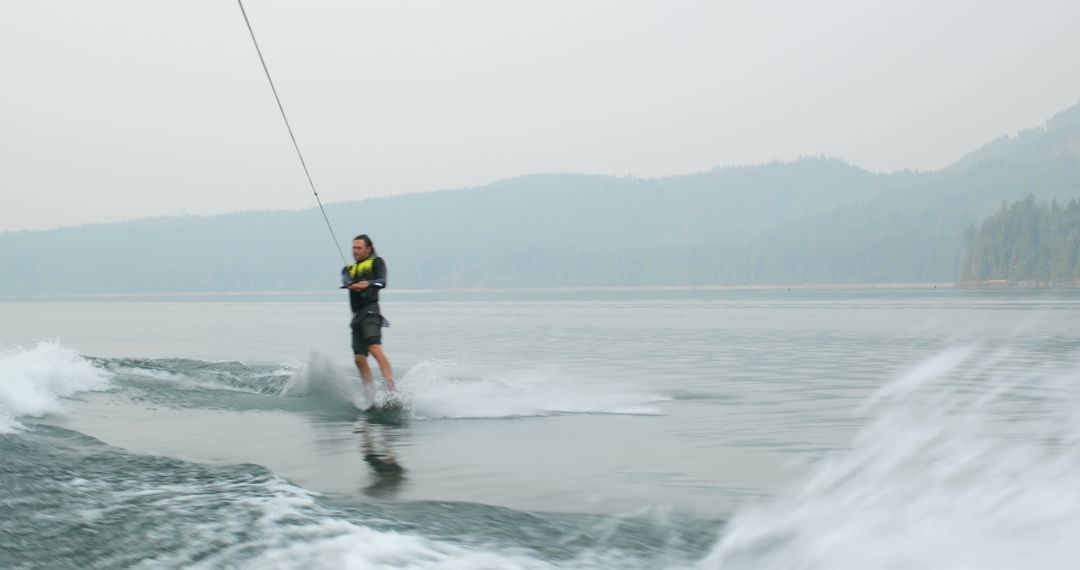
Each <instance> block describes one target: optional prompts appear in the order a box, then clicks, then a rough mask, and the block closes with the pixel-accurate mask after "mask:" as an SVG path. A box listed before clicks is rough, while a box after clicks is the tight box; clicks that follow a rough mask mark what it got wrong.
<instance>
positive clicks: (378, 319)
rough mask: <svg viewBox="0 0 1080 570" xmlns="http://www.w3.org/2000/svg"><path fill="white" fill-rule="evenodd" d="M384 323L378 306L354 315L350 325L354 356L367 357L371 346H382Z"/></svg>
mask: <svg viewBox="0 0 1080 570" xmlns="http://www.w3.org/2000/svg"><path fill="white" fill-rule="evenodd" d="M383 321H384V319H383V316H382V314H380V313H379V307H378V306H375V307H372V308H366V309H364V310H362V311H361V312H359V313H353V318H352V323H350V325H349V328H351V329H352V350H353V354H359V355H363V356H367V355H368V347H369V346H371V345H373V344H382V328H383Z"/></svg>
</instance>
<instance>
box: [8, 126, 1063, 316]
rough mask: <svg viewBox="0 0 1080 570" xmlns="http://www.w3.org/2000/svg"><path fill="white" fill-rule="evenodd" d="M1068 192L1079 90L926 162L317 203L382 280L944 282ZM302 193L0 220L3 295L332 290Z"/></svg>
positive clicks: (444, 283) (526, 182) (332, 257)
mask: <svg viewBox="0 0 1080 570" xmlns="http://www.w3.org/2000/svg"><path fill="white" fill-rule="evenodd" d="M1027 194H1032V195H1033V196H1034V197H1035V198H1036V199H1040V200H1049V199H1051V198H1057V199H1058V200H1062V201H1067V200H1068V199H1070V198H1073V197H1080V105H1078V106H1076V107H1073V108H1071V109H1069V110H1068V111H1065V112H1063V113H1061V114H1059V115H1057V116H1055V117H1054V118H1052V119H1050V120H1049V121H1047V123H1046V125H1045V126H1044V127H1041V128H1037V129H1032V130H1029V131H1025V132H1023V133H1020V134H1019V135H1017V136H1015V137H1004V138H1001V139H998V140H995V141H992V142H991V143H989V144H987V145H985V146H984V147H982V148H980V149H978V150H976V151H974V152H973V153H971V154H969V155H968V156H965V157H963V158H962V159H960V160H959V161H957V162H956V163H955V164H953V165H951V166H949V167H948V168H945V169H943V170H941V171H938V172H929V173H912V172H901V173H893V174H874V173H870V172H867V171H865V170H862V169H859V168H856V167H853V166H850V165H848V164H845V163H843V162H841V161H839V160H835V159H827V158H807V159H802V160H798V161H794V162H790V163H772V164H766V165H758V166H747V167H737V168H720V169H715V170H712V171H709V172H704V173H699V174H693V175H687V176H676V177H668V178H657V179H638V178H617V177H607V176H588V175H577V174H546V175H535V176H523V177H520V178H514V179H509V180H503V181H499V182H496V183H493V184H490V185H487V186H483V187H477V188H465V189H459V190H444V191H438V192H428V193H417V194H409V195H403V196H394V197H388V198H380V199H372V200H364V201H359V202H346V203H337V204H328V205H327V208H326V209H327V215H328V216H329V217H330V219H331V221H332V223H333V225H334V227H335V229H336V231H337V232H338V237H339V238H341V239H342V241H343V243H342V248H343V249H344V251H345V253H346V255H348V253H349V249H348V247H349V243H348V240H350V239H351V237H352V236H353V235H355V234H357V233H361V232H364V233H368V234H371V235H372V236H373V237H374V239H375V243H376V247H377V248H378V250H379V253H380V254H381V255H383V256H384V257H386V258H387V261H388V265H389V268H390V280H391V285H392V286H393V287H401V288H426V287H545V286H547V287H552V286H589V285H617V286H640V285H709V284H750V283H778V284H782V283H873V282H898V281H954V280H957V279H958V278H959V277H960V268H961V265H962V263H963V255H964V232H965V230H966V229H967V228H968V227H969V226H970V225H971V224H974V223H980V222H981V221H982V220H983V219H984V218H985V217H986V216H988V215H990V214H991V213H993V212H994V211H996V210H997V209H998V208H1000V206H1001V204H1002V203H1003V202H1008V201H1014V200H1017V199H1020V198H1022V197H1024V196H1026V195H1027ZM340 265H341V260H340V258H339V256H338V254H337V251H336V250H334V249H333V247H332V245H331V244H330V243H329V234H328V232H327V231H326V227H325V224H324V222H323V220H322V218H321V215H320V214H319V211H318V209H317V208H312V209H309V210H304V211H288V212H242V213H235V214H228V215H221V216H209V217H175V218H154V219H144V220H138V221H133V222H121V223H112V224H101V225H89V226H80V227H74V228H64V229H58V230H50V231H23V232H8V233H0V272H2V275H3V278H2V279H0V294H3V295H35V294H36V295H53V294H67V293H101V292H114V293H125V292H217V291H296V290H329V289H332V288H333V287H335V286H336V285H337V272H338V269H339V268H340Z"/></svg>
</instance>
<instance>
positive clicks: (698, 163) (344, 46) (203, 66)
mask: <svg viewBox="0 0 1080 570" xmlns="http://www.w3.org/2000/svg"><path fill="white" fill-rule="evenodd" d="M244 5H245V7H246V8H247V10H248V15H249V17H250V18H251V21H252V25H253V26H254V27H255V32H256V34H257V36H258V38H259V42H260V45H261V46H262V48H263V53H264V55H265V56H266V58H267V60H268V64H269V66H270V71H271V73H272V74H273V76H274V80H275V82H276V83H277V86H278V90H279V92H280V94H281V97H282V100H283V102H284V104H285V109H286V111H287V112H288V113H289V117H290V120H291V121H292V123H293V127H294V129H295V131H296V136H297V138H298V140H299V143H300V146H301V149H302V150H303V151H304V153H305V158H306V159H307V161H308V166H309V167H310V169H311V172H312V176H313V178H314V180H315V184H316V186H317V187H318V189H319V193H320V195H321V196H322V198H323V200H324V202H328V203H329V202H337V201H343V200H355V199H362V198H368V197H373V196H382V195H388V194H397V193H403V192H414V191H428V190H437V189H445V188H457V187H463V186H474V185H481V184H485V183H488V182H492V181H495V180H498V179H501V178H506V177H511V176H517V175H522V174H532V173H541V172H581V173H600V174H613V175H620V176H622V175H627V174H633V175H636V176H639V177H654V176H665V175H672V174H682V173H690V172H696V171H702V170H707V169H710V168H712V167H714V166H728V165H744V164H756V163H762V162H768V161H771V160H774V159H780V160H792V159H796V158H798V157H800V156H806V155H820V154H825V155H829V156H834V157H838V158H841V159H843V160H846V161H848V162H850V163H852V164H854V165H857V166H861V167H864V168H867V169H870V170H874V171H893V170H899V169H904V168H911V169H920V170H933V169H937V168H940V167H942V166H944V165H946V164H948V163H950V162H952V161H954V160H956V159H957V158H959V157H960V156H962V155H963V154H965V153H967V152H969V151H971V150H974V149H975V148H976V147H978V146H979V145H981V144H983V143H985V142H988V141H989V140H991V139H993V138H996V137H999V136H1001V135H1004V134H1014V133H1016V132H1017V131H1019V130H1023V129H1026V128H1031V127H1035V126H1039V125H1041V124H1042V123H1043V121H1045V120H1046V119H1047V118H1049V117H1050V116H1051V115H1053V114H1054V113H1056V112H1058V111H1061V110H1063V109H1065V108H1067V107H1069V106H1071V105H1073V104H1075V103H1077V102H1080V33H1078V32H1077V30H1078V29H1080V2H1077V1H1076V0H1061V1H1045V2H1043V1H1031V0H1026V1H1023V2H1021V1H1016V2H1000V1H990V2H974V1H969V2H959V1H957V2H950V1H940V0H939V1H935V2H922V1H906V0H904V1H895V2H872V1H865V0H861V1H836V0H827V1H818V2H805V1H792V2H776V1H745V2H742V1H739V2H734V1H722V0H714V1H710V2H705V1H689V0H686V1H682V0H655V1H632V0H568V1H562V0H543V1H540V0H537V1H532V2H526V1H510V0H491V1H465V0H462V1H450V0H438V1H420V0H416V1H408V0H394V1H390V0H385V1H381V2H372V1H356V0H349V1H333V2H331V1H307V0H305V1H300V0H292V1H284V0H247V1H246V2H245V4H244ZM0 73H2V77H3V84H2V89H0V109H2V110H0V129H2V136H0V156H2V159H0V161H2V162H0V164H2V167H0V192H2V194H0V195H2V202H0V231H5V230H13V229H26V228H48V227H56V226H61V225H71V224H80V223H88V222H104V221H115V220H122V219H131V218H138V217H144V216H153V215H170V214H204V213H220V212H228V211H235V210H245V209H282V208H307V207H310V206H313V205H314V201H313V198H312V196H311V193H310V189H309V188H308V186H307V181H306V179H305V178H304V177H303V171H302V170H301V168H300V165H299V162H298V160H297V158H296V156H295V153H294V151H293V148H292V145H291V143H290V142H289V138H288V133H287V132H286V130H285V127H284V125H283V123H282V120H281V117H280V116H279V114H278V110H277V107H276V104H275V103H274V100H273V96H272V94H271V92H270V89H269V86H268V84H267V82H266V79H265V77H264V76H263V71H262V68H261V67H260V65H259V61H258V58H257V55H256V53H255V50H254V48H253V47H252V44H251V39H250V37H249V36H248V32H247V29H246V28H245V26H244V21H243V17H242V16H241V13H240V10H239V8H238V7H237V5H236V2H235V1H232V0H173V1H162V0H127V1H115V0H97V1H92V2H89V1H85V0H78V1H75V0H72V1H59V0H55V1H54V0H4V1H3V2H2V3H0Z"/></svg>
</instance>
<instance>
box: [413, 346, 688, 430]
mask: <svg viewBox="0 0 1080 570" xmlns="http://www.w3.org/2000/svg"><path fill="white" fill-rule="evenodd" d="M398 384H399V388H400V391H401V397H402V398H403V399H404V400H405V402H406V404H407V406H408V407H409V410H410V412H411V414H412V415H413V417H415V418H418V419H436V418H506V417H525V416H546V415H553V414H575V413H578V414H580V413H591V414H632V415H659V414H660V413H661V410H660V409H659V407H657V406H656V405H655V404H656V403H657V402H661V401H664V400H667V399H669V398H667V397H665V396H661V395H658V394H656V393H653V392H651V391H647V390H642V389H640V388H637V387H633V386H627V385H621V384H617V383H614V382H610V381H603V380H597V379H586V378H575V377H572V376H570V375H568V374H566V373H564V372H561V371H558V370H556V369H553V368H552V369H539V370H499V369H495V368H492V367H485V366H482V365H479V364H475V363H469V362H461V361H445V360H432V361H427V362H423V363H421V364H418V365H417V366H414V367H413V368H412V369H410V370H409V372H408V374H406V375H405V377H404V378H403V379H402V380H401V381H400V382H399V383H398Z"/></svg>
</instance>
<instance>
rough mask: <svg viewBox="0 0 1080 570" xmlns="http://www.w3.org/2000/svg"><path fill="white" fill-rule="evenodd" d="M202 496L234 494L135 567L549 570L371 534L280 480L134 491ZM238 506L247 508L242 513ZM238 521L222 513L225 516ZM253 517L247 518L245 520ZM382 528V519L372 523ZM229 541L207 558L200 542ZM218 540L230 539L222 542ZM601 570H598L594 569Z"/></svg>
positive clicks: (163, 503) (176, 504) (507, 555)
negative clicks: (178, 545) (188, 543)
mask: <svg viewBox="0 0 1080 570" xmlns="http://www.w3.org/2000/svg"><path fill="white" fill-rule="evenodd" d="M207 491H214V494H215V495H217V496H219V497H223V496H224V497H227V496H228V495H230V494H240V495H241V496H240V497H239V498H236V499H234V502H235V503H236V505H235V506H234V508H233V509H231V510H226V511H224V513H225V514H226V516H225V517H222V518H216V519H215V520H214V522H210V523H206V524H204V525H199V527H198V529H191V528H189V529H187V531H188V532H194V533H195V534H193V535H192V536H193V538H194V539H195V540H193V541H192V547H191V548H190V549H182V550H180V551H175V552H168V553H162V554H160V555H158V556H157V557H155V558H154V559H151V560H146V561H144V562H143V563H142V564H140V565H137V566H136V568H159V567H184V568H193V569H203V568H205V569H211V568H251V569H259V570H267V569H269V570H273V569H279V568H280V569H293V568H310V569H312V570H321V569H327V570H330V569H333V570H351V569H356V570H382V569H386V570H390V569H409V568H413V569H421V568H422V569H433V570H458V569H461V570H465V569H468V570H540V569H549V568H554V567H553V566H551V565H550V564H548V563H547V562H545V561H543V560H539V559H537V558H535V557H534V556H531V555H529V554H528V553H525V552H515V551H512V550H508V551H504V552H498V551H495V550H489V549H481V548H474V547H470V546H467V545H463V544H456V543H451V542H447V541H444V540H436V539H430V538H426V537H423V536H419V535H416V534H409V533H402V532H395V531H390V530H378V529H376V528H372V527H369V526H365V525H364V524H363V522H361V521H355V522H354V521H349V520H346V519H344V518H341V517H339V516H337V514H336V513H334V512H332V511H329V510H327V509H325V508H323V507H321V506H320V505H318V504H317V503H316V502H315V501H314V496H313V494H312V493H311V492H310V491H307V490H306V489H303V488H301V487H297V486H294V485H292V484H290V483H288V482H285V481H282V480H280V479H275V480H272V481H269V482H259V483H254V484H253V483H250V482H242V483H235V484H230V485H225V486H223V487H222V488H220V489H219V488H216V487H214V488H211V489H207V488H205V487H198V486H196V487H189V488H185V487H180V486H177V487H174V488H166V489H161V488H160V487H155V488H154V489H147V490H137V491H135V493H137V494H138V495H139V497H138V498H139V499H140V500H142V501H146V500H153V501H154V504H155V507H156V508H159V509H163V510H165V511H166V512H168V510H170V509H189V508H190V504H189V503H191V502H193V501H204V500H205V495H206V493H207ZM243 507H248V508H251V509H254V511H253V512H251V513H250V514H248V512H247V511H245V510H244V508H243ZM233 511H236V512H243V513H244V514H241V515H240V516H235V517H231V516H228V515H229V514H230V513H231V512H233ZM251 515H254V516H251ZM371 522H373V523H382V522H385V521H374V520H373V521H371ZM204 536H205V539H206V541H207V542H218V543H230V542H231V544H230V545H229V546H227V547H225V548H223V549H221V550H218V551H217V552H215V553H213V554H210V555H209V556H207V555H206V552H205V549H204V548H203V542H202V541H201V540H199V539H202V538H203V537H204ZM223 537H229V538H230V539H235V542H232V541H231V540H230V541H226V540H224V539H223ZM601 567H603V566H601Z"/></svg>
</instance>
